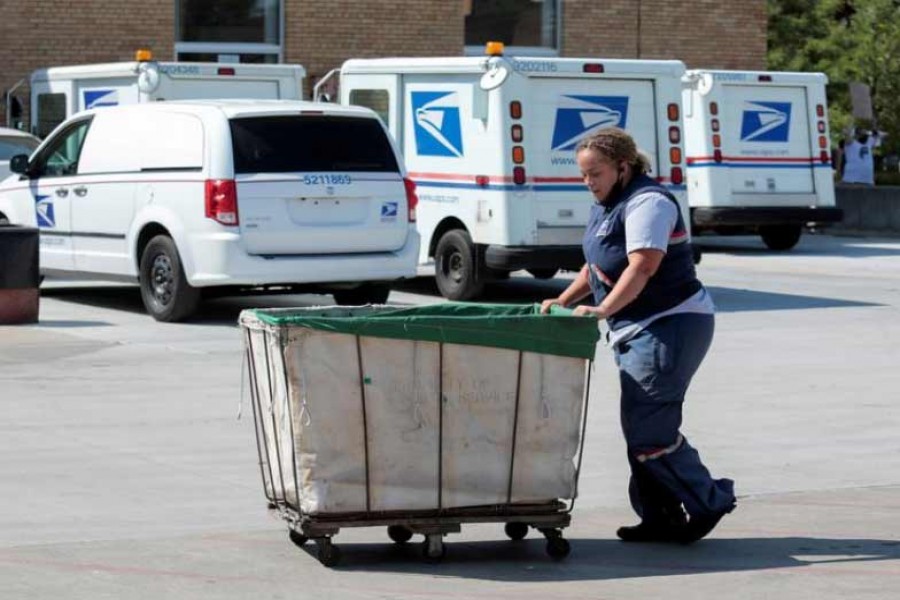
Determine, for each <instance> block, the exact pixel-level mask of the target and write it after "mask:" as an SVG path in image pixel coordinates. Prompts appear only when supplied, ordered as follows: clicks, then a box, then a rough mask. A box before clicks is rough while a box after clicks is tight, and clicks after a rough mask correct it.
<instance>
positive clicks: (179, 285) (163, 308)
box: [140, 235, 200, 322]
mask: <svg viewBox="0 0 900 600" xmlns="http://www.w3.org/2000/svg"><path fill="white" fill-rule="evenodd" d="M140 282H141V299H142V300H143V301H144V307H145V308H146V309H147V312H148V313H150V316H151V317H153V318H154V319H156V320H157V321H164V322H177V321H182V320H184V319H185V318H187V317H188V316H190V315H192V314H193V313H194V312H195V311H196V310H197V306H198V305H199V304H200V290H198V289H197V288H194V287H191V286H190V284H188V282H187V279H186V278H185V276H184V268H182V266H181V257H179V256H178V249H177V248H176V247H175V242H174V241H172V238H170V237H169V236H166V235H158V236H156V237H154V238H153V239H151V240H150V243H149V244H147V247H146V248H144V252H143V254H141V272H140Z"/></svg>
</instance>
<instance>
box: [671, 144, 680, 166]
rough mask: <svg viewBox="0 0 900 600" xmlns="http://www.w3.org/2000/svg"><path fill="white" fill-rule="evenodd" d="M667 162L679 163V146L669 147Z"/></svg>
mask: <svg viewBox="0 0 900 600" xmlns="http://www.w3.org/2000/svg"><path fill="white" fill-rule="evenodd" d="M669 162H670V163H672V164H673V165H677V164H679V163H681V148H669Z"/></svg>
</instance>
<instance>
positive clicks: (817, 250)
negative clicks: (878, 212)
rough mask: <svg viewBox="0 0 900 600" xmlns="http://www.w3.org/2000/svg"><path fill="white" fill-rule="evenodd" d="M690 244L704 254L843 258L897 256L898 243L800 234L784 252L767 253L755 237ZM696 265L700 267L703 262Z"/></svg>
mask: <svg viewBox="0 0 900 600" xmlns="http://www.w3.org/2000/svg"><path fill="white" fill-rule="evenodd" d="M826 239H827V242H826V241H825V240H826ZM693 243H694V244H695V245H696V246H697V247H698V248H700V250H702V252H703V253H704V254H706V253H709V254H736V255H742V254H743V255H749V256H772V257H783V258H790V257H792V256H842V257H844V258H869V257H878V256H900V240H898V239H896V238H872V237H844V236H840V237H835V236H828V237H827V238H822V237H820V236H816V235H809V234H804V235H803V237H801V238H800V243H799V244H797V246H795V247H794V248H792V249H791V250H787V251H778V250H769V249H768V248H767V247H766V245H765V244H763V242H762V240H760V239H759V237H757V236H697V237H695V238H694V240H693ZM888 246H891V247H888ZM700 264H701V268H702V265H703V263H702V262H701V263H700Z"/></svg>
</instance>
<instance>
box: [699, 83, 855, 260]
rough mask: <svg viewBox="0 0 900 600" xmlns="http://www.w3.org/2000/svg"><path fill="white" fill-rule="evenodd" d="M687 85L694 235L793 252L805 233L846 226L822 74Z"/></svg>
mask: <svg viewBox="0 0 900 600" xmlns="http://www.w3.org/2000/svg"><path fill="white" fill-rule="evenodd" d="M683 81H684V89H683V107H684V130H685V131H684V132H685V150H686V152H687V168H688V177H687V195H688V202H689V204H690V207H691V224H692V227H693V232H694V234H695V235H697V234H700V233H704V232H713V233H719V234H741V233H758V234H759V235H760V236H761V237H762V240H763V242H765V244H766V246H768V247H769V248H771V249H773V250H788V249H790V248H793V247H794V246H795V245H796V244H797V242H798V241H799V239H800V236H801V233H802V231H803V229H804V227H806V226H808V225H817V226H821V225H825V224H828V223H833V222H836V221H840V220H841V217H842V211H841V210H840V209H838V208H836V207H835V199H834V182H833V179H832V168H831V155H830V152H829V142H828V139H829V138H828V113H827V103H826V99H825V84H826V83H827V81H828V80H827V78H826V76H825V75H824V74H822V73H781V72H749V71H702V70H691V71H688V72H687V73H685V76H684V79H683Z"/></svg>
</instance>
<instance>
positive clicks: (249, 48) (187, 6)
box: [175, 0, 284, 63]
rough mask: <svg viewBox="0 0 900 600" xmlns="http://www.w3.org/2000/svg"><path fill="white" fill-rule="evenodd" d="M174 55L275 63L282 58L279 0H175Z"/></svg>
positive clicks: (282, 25) (187, 57) (183, 57)
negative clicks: (227, 0) (223, 0)
mask: <svg viewBox="0 0 900 600" xmlns="http://www.w3.org/2000/svg"><path fill="white" fill-rule="evenodd" d="M175 6H176V18H175V27H176V40H177V41H176V42H175V57H176V59H177V60H182V61H200V62H253V63H275V62H280V61H281V58H282V37H283V36H282V31H283V30H284V24H283V21H284V11H283V10H282V0H231V1H229V2H221V1H220V0H176V3H175Z"/></svg>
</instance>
